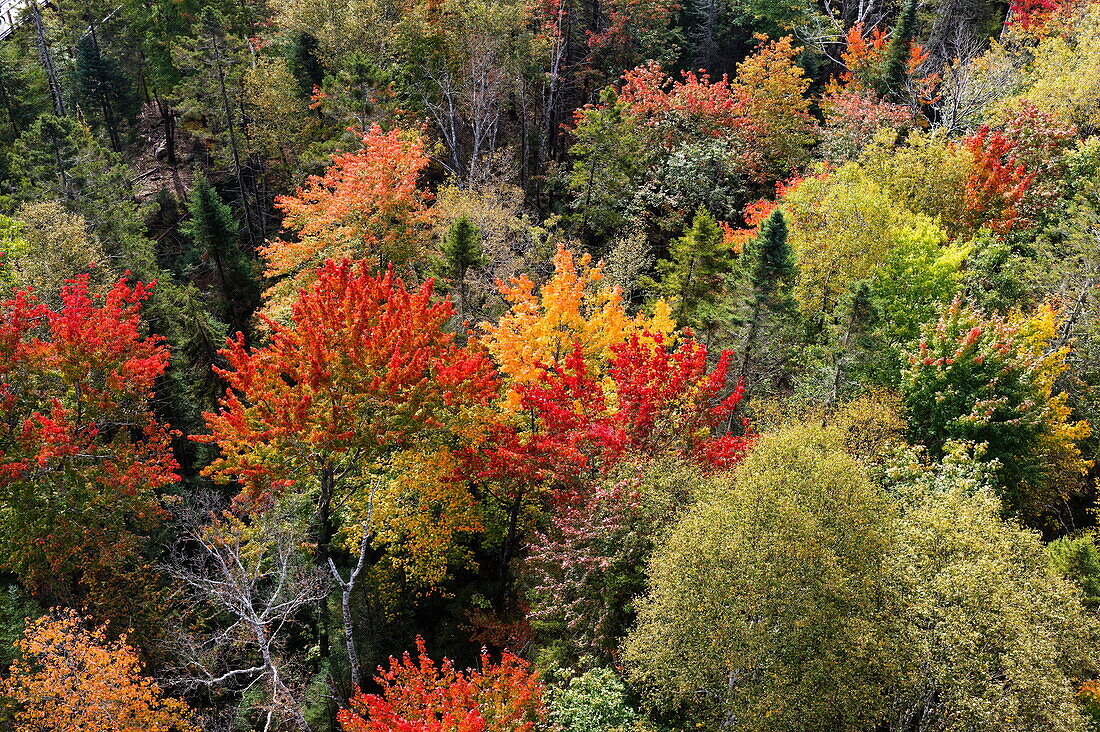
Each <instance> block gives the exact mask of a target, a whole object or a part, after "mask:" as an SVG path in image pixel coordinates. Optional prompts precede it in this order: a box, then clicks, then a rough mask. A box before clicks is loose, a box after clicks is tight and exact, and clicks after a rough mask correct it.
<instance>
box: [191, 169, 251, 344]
mask: <svg viewBox="0 0 1100 732" xmlns="http://www.w3.org/2000/svg"><path fill="white" fill-rule="evenodd" d="M187 213H188V214H189V215H190V217H191V218H190V220H189V221H188V222H187V223H186V224H184V225H183V226H182V227H181V230H182V232H183V234H184V235H185V236H187V237H188V238H190V239H191V242H192V244H193V246H192V248H191V250H190V251H189V252H187V254H186V255H185V266H188V268H189V269H191V271H192V274H193V275H194V274H196V273H197V272H198V271H200V270H201V269H203V268H204V266H205V267H212V269H213V274H214V277H215V278H216V282H217V288H218V289H219V290H220V294H221V298H220V300H221V303H220V307H219V310H220V312H219V313H218V315H219V316H220V317H221V318H222V320H223V321H224V322H225V323H226V324H227V325H229V326H230V327H231V329H232V330H234V331H237V330H243V329H244V326H245V323H246V322H247V320H248V317H249V315H251V312H252V310H253V309H254V308H255V307H256V305H257V304H258V299H259V292H258V288H257V286H256V281H255V278H254V277H253V275H252V272H253V267H252V262H251V261H250V260H249V257H248V255H247V254H246V253H245V252H243V251H242V250H241V248H240V246H239V245H238V239H239V234H240V227H239V225H238V224H237V220H236V218H235V217H234V216H233V211H232V209H231V208H230V207H229V204H227V203H225V202H224V201H223V200H222V199H221V196H219V195H218V192H217V191H216V190H215V189H214V187H213V186H212V185H210V182H209V181H208V180H207V179H206V177H205V176H203V175H202V174H201V173H199V174H197V175H196V176H195V182H194V185H193V186H192V188H191V195H190V196H188V199H187Z"/></svg>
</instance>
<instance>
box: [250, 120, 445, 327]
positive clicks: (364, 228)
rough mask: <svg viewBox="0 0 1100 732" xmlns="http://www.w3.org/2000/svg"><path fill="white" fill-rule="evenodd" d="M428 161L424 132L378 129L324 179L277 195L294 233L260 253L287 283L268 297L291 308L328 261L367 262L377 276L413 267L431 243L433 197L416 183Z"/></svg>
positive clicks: (336, 158)
mask: <svg viewBox="0 0 1100 732" xmlns="http://www.w3.org/2000/svg"><path fill="white" fill-rule="evenodd" d="M427 164H428V156H427V154H426V153H425V151H424V141H423V139H422V138H421V136H420V134H419V133H418V132H415V131H409V130H399V129H395V130H390V131H389V132H383V131H382V130H381V129H380V128H379V127H378V126H377V125H375V126H373V127H371V128H370V129H369V130H367V132H366V133H365V134H364V135H363V147H362V149H360V150H358V151H357V152H353V153H342V154H338V155H336V156H334V157H333V163H332V165H331V166H330V167H329V168H328V170H326V171H325V173H324V174H323V175H315V176H311V177H310V178H309V179H308V180H307V181H306V184H305V185H304V186H302V187H301V188H299V189H298V190H297V191H296V192H295V193H294V194H293V195H289V196H279V197H278V198H276V199H275V206H276V208H278V209H279V210H280V211H281V212H282V213H283V216H284V219H283V227H284V228H285V229H286V231H287V233H288V234H289V236H286V237H283V238H280V239H276V240H274V241H271V242H269V243H268V244H267V245H266V246H264V247H262V248H261V250H260V253H261V254H262V255H263V257H264V259H265V261H266V263H267V267H266V269H265V271H264V274H265V275H266V276H267V277H271V278H282V279H283V281H282V282H281V283H278V284H276V285H275V286H274V287H272V289H271V290H269V292H268V295H267V297H268V299H269V300H274V301H281V302H282V303H283V304H284V306H285V305H286V304H287V303H289V302H290V301H292V300H293V298H294V297H295V295H296V293H297V291H298V290H299V289H300V288H301V287H303V286H304V285H307V284H309V283H310V282H312V281H313V280H314V279H315V276H316V275H315V273H316V270H317V269H319V268H320V267H322V266H323V265H324V263H325V261H326V260H329V259H332V260H340V259H351V260H360V259H362V260H366V261H369V262H370V264H371V266H372V267H374V268H375V271H376V272H379V273H380V272H384V271H385V270H386V268H387V267H388V266H391V265H392V266H394V267H396V268H398V269H402V268H404V267H405V266H407V265H409V264H410V263H412V262H414V261H415V260H416V259H417V258H418V257H419V256H420V255H421V254H423V252H424V247H425V244H426V242H427V241H428V240H429V238H430V224H431V212H430V210H429V209H428V207H427V204H428V202H429V201H430V200H431V194H429V193H428V192H427V191H425V190H423V189H421V188H420V187H418V185H417V182H418V179H419V177H420V175H421V173H422V172H423V171H424V168H425V167H426V166H427Z"/></svg>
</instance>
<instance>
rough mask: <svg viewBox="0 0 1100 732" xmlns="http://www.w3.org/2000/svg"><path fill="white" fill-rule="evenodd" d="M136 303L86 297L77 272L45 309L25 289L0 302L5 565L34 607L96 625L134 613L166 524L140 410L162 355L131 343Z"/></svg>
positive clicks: (157, 426) (142, 292)
mask: <svg viewBox="0 0 1100 732" xmlns="http://www.w3.org/2000/svg"><path fill="white" fill-rule="evenodd" d="M148 296H149V288H148V287H146V286H145V285H142V284H140V283H138V284H136V285H134V286H133V287H131V286H128V285H127V284H126V283H125V281H119V282H118V283H117V284H116V285H115V286H114V287H113V288H112V289H111V290H110V291H109V292H107V294H106V295H104V296H102V297H93V296H92V295H91V294H90V293H89V292H88V279H87V277H86V276H85V277H80V278H78V279H76V280H73V281H70V282H69V283H67V284H66V285H65V287H64V288H63V289H62V291H61V304H60V306H59V307H58V308H57V309H52V308H48V307H46V306H44V305H42V304H40V303H38V302H36V301H35V299H34V298H33V296H31V295H29V294H27V293H25V292H21V293H16V294H15V295H14V296H13V297H11V298H9V299H6V300H3V301H0V414H2V417H0V425H2V426H0V505H2V506H3V511H2V512H0V516H2V518H0V521H2V525H3V531H2V540H0V544H2V548H3V552H2V556H3V563H4V567H5V569H7V571H10V572H13V573H15V574H16V575H17V576H18V577H19V578H20V581H21V582H22V583H23V584H24V585H25V586H26V587H27V588H28V590H30V591H31V592H32V593H33V594H34V596H35V597H36V598H38V599H41V600H43V601H48V602H66V603H73V604H76V603H86V604H87V605H88V606H90V607H91V608H92V609H93V610H94V611H95V612H96V614H97V615H98V617H100V618H116V619H118V618H131V619H132V618H133V617H134V616H135V615H139V616H140V614H141V613H142V612H143V611H144V609H145V608H142V607H141V606H140V603H142V602H144V601H147V600H149V597H148V594H147V591H148V590H149V589H150V586H151V582H152V577H151V576H150V573H149V572H148V567H147V565H146V563H145V562H144V561H143V559H142V552H143V551H144V549H145V547H146V544H147V542H148V536H149V534H150V533H151V532H152V531H153V530H155V529H156V528H157V527H158V526H159V525H160V523H161V521H162V520H163V518H164V517H165V511H164V509H163V508H162V506H161V500H160V496H159V493H160V491H161V490H162V489H164V488H166V487H167V486H169V485H170V484H172V483H174V482H175V481H176V480H177V479H178V476H177V475H176V470H177V468H178V466H177V464H176V461H175V458H174V457H173V456H172V452H171V449H170V439H171V437H172V434H171V432H170V431H169V430H168V429H167V427H166V426H165V425H163V424H161V423H160V422H158V421H157V420H156V419H155V418H154V415H153V413H152V408H151V404H150V402H151V399H152V396H153V388H154V384H155V382H156V381H157V379H159V378H160V377H161V375H162V374H163V373H164V369H165V366H166V365H167V362H168V350H167V348H165V346H164V344H163V342H162V339H160V338H159V337H157V336H143V335H142V333H141V317H140V307H141V303H142V301H143V300H145V299H146V298H147V297H148ZM130 622H132V620H131V621H130ZM141 630H143V631H144V630H147V628H142V629H141Z"/></svg>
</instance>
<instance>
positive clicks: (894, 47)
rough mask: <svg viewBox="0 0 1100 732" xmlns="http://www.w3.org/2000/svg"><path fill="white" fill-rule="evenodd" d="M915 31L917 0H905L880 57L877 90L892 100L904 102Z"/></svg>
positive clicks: (906, 94) (906, 95)
mask: <svg viewBox="0 0 1100 732" xmlns="http://www.w3.org/2000/svg"><path fill="white" fill-rule="evenodd" d="M916 33H917V0H905V4H904V5H903V6H902V7H901V12H900V13H899V14H898V19H897V22H896V23H895V24H894V28H893V31H891V33H890V42H889V43H888V44H887V45H886V48H885V51H884V53H883V58H882V71H881V77H880V79H879V83H878V91H879V93H880V94H882V95H883V96H884V97H890V98H891V100H892V101H895V102H904V101H906V99H907V97H908V93H907V92H908V90H907V89H906V81H907V76H908V73H907V72H908V71H909V66H910V58H911V55H912V52H911V48H912V46H913V39H914V38H915V37H916Z"/></svg>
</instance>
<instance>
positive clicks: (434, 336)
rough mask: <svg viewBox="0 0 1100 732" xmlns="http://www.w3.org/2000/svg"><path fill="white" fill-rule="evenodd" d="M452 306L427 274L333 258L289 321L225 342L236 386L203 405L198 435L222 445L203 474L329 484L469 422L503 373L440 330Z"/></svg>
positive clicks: (264, 492)
mask: <svg viewBox="0 0 1100 732" xmlns="http://www.w3.org/2000/svg"><path fill="white" fill-rule="evenodd" d="M453 313H454V307H453V306H452V305H451V303H450V302H449V301H437V300H435V299H434V298H433V285H432V282H431V281H428V282H426V283H424V284H423V285H421V286H420V287H419V288H417V289H415V290H408V289H406V287H405V285H404V283H403V282H402V281H401V279H400V278H398V277H396V276H395V275H394V274H393V271H392V269H391V270H389V271H387V272H386V273H385V274H383V275H381V276H377V275H375V274H374V273H373V268H372V267H371V266H370V265H368V264H367V263H365V262H359V263H356V264H353V263H351V262H348V261H346V260H345V261H343V262H329V263H327V264H326V265H325V266H324V267H323V268H322V269H321V270H320V272H319V273H318V280H317V283H316V285H315V286H314V287H313V288H312V289H311V290H309V291H308V292H303V293H302V295H301V297H300V298H299V300H298V301H297V302H296V303H295V304H294V306H293V308H292V313H291V322H290V324H287V325H283V324H280V323H276V322H273V321H268V325H269V327H270V328H271V337H270V339H269V343H268V344H267V345H264V346H261V347H257V348H249V347H248V346H247V345H246V344H245V341H244V337H243V336H242V335H241V334H237V336H236V338H234V339H231V340H230V341H229V342H228V343H227V345H226V347H225V348H224V349H223V350H222V351H221V354H222V356H223V357H224V358H225V359H226V361H227V363H228V367H227V368H225V369H218V374H219V375H220V376H221V377H222V378H223V379H225V380H226V382H227V384H228V385H229V389H228V390H227V392H226V394H225V396H224V397H223V398H222V399H221V402H220V409H219V411H217V412H208V413H206V414H205V415H204V416H205V419H206V424H207V426H208V427H209V429H210V434H209V435H205V436H196V437H194V438H193V439H195V440H198V441H201V442H213V443H216V444H217V445H218V447H219V448H220V450H221V456H220V457H219V458H218V459H217V460H215V461H214V462H213V463H212V464H211V465H210V467H209V468H208V469H207V471H206V472H207V474H209V475H211V476H213V477H215V478H216V479H219V480H222V481H227V480H231V479H232V480H237V481H240V482H241V484H242V485H243V486H244V488H245V492H244V495H243V497H247V498H250V499H252V500H253V501H256V500H259V501H260V502H262V501H263V500H264V499H266V498H269V497H270V496H271V495H272V494H276V493H278V492H279V491H281V490H284V489H286V488H288V487H290V486H292V485H294V484H296V483H301V482H305V483H306V484H309V483H311V482H315V481H318V480H319V481H320V482H321V484H322V490H331V489H332V487H333V486H332V485H331V481H333V480H335V479H336V476H337V475H338V474H342V473H343V472H345V471H344V468H345V467H346V466H345V465H344V463H345V462H350V464H353V465H359V466H362V465H364V464H367V463H370V462H371V461H372V460H373V459H374V458H375V457H377V456H378V455H381V454H382V453H384V452H386V451H387V450H389V451H392V450H394V449H398V448H401V447H406V446H408V445H409V444H410V441H412V440H414V439H417V438H422V437H424V436H425V434H426V433H428V432H430V431H432V430H450V431H454V432H456V433H457V432H460V431H461V430H463V429H466V427H467V425H468V423H469V422H471V421H473V420H470V419H466V418H467V417H468V416H469V415H468V414H467V413H466V411H465V410H467V409H469V408H476V407H478V406H479V405H483V404H485V403H486V402H487V401H488V400H489V399H490V398H491V397H492V396H493V395H495V394H496V374H495V371H494V370H493V368H492V364H491V362H490V361H489V357H488V354H486V353H485V352H484V350H482V349H480V348H478V347H477V346H476V345H470V346H458V345H456V344H455V343H454V334H453V333H448V332H446V331H445V330H444V325H445V324H446V323H447V321H448V320H449V319H450V318H451V316H452V314H453Z"/></svg>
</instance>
